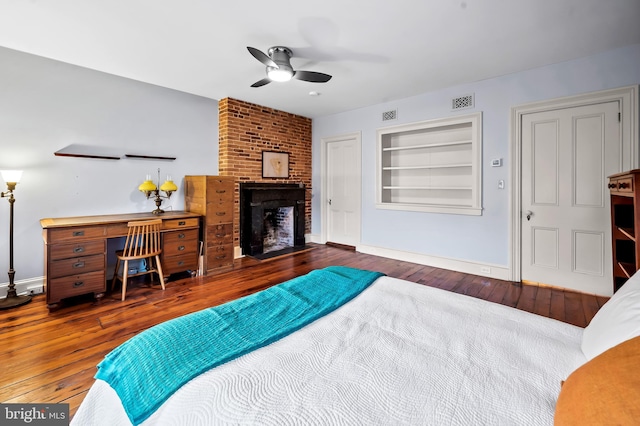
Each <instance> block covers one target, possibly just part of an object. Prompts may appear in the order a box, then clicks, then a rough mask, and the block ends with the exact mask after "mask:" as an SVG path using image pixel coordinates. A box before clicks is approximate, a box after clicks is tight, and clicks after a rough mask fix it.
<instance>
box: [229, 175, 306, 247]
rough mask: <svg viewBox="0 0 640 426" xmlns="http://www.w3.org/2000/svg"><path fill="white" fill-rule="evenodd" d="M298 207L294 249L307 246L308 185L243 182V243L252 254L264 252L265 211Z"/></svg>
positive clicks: (241, 236) (295, 219) (241, 195)
mask: <svg viewBox="0 0 640 426" xmlns="http://www.w3.org/2000/svg"><path fill="white" fill-rule="evenodd" d="M289 206H291V207H293V208H294V212H293V215H294V248H295V247H304V245H305V241H304V217H305V214H304V213H305V211H304V209H305V187H304V185H303V184H295V183H292V184H291V183H262V182H248V183H241V184H240V246H241V247H242V253H243V254H245V255H249V256H255V255H260V254H262V253H263V250H264V246H263V238H264V235H263V232H264V229H263V226H264V210H266V209H275V208H278V207H289Z"/></svg>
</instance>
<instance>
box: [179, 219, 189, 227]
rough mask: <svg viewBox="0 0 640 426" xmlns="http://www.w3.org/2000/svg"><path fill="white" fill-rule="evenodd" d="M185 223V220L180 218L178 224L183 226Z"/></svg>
mask: <svg viewBox="0 0 640 426" xmlns="http://www.w3.org/2000/svg"><path fill="white" fill-rule="evenodd" d="M186 224H187V222H185V221H184V220H181V221H180V222H178V226H184V225H186Z"/></svg>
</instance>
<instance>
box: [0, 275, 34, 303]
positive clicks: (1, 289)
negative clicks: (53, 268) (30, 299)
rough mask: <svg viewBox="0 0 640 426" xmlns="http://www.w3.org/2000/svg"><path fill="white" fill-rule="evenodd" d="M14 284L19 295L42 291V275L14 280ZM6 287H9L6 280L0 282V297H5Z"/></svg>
mask: <svg viewBox="0 0 640 426" xmlns="http://www.w3.org/2000/svg"><path fill="white" fill-rule="evenodd" d="M14 284H15V286H16V293H18V295H19V296H21V295H25V294H41V293H44V277H36V278H28V279H26V280H19V281H14ZM7 287H9V283H8V282H6V283H2V284H0V298H2V299H4V298H5V297H7Z"/></svg>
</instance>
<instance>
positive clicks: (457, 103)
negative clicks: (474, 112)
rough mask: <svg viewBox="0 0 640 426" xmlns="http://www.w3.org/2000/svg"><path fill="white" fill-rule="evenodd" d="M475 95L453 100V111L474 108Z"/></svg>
mask: <svg viewBox="0 0 640 426" xmlns="http://www.w3.org/2000/svg"><path fill="white" fill-rule="evenodd" d="M473 106H474V103H473V95H465V96H460V97H457V98H453V99H452V100H451V109H466V108H473Z"/></svg>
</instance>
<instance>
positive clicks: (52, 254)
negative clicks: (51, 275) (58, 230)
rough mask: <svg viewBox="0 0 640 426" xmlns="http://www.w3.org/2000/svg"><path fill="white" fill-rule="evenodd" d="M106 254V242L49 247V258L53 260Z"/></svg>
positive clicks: (86, 242) (84, 242) (87, 242)
mask: <svg viewBox="0 0 640 426" xmlns="http://www.w3.org/2000/svg"><path fill="white" fill-rule="evenodd" d="M104 252H105V249H104V240H91V241H81V242H80V241H79V242H77V243H69V244H53V245H50V246H49V258H50V259H51V260H60V259H69V258H71V257H78V256H90V255H92V254H104Z"/></svg>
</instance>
